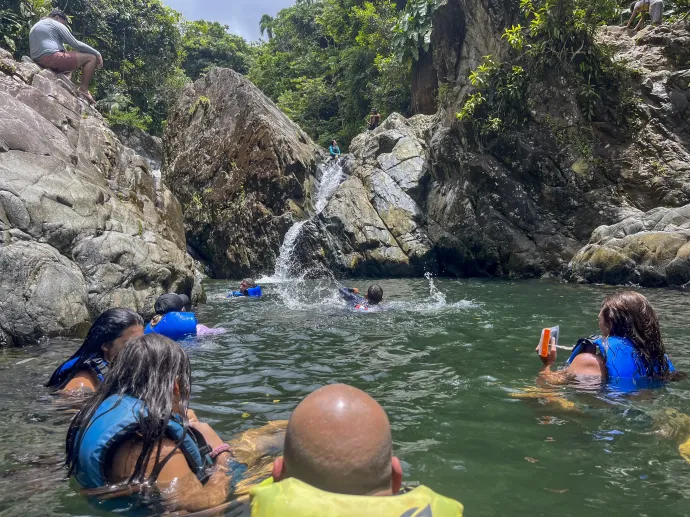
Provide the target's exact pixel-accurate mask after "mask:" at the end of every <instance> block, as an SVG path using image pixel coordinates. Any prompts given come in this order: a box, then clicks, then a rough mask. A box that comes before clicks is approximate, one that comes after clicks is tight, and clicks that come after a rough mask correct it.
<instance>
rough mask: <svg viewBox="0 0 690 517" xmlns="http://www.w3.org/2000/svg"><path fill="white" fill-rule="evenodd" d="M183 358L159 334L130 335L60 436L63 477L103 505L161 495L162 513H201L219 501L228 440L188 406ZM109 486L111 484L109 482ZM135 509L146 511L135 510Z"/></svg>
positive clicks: (228, 461) (128, 504)
mask: <svg viewBox="0 0 690 517" xmlns="http://www.w3.org/2000/svg"><path fill="white" fill-rule="evenodd" d="M191 382H192V381H191V366H190V363H189V357H188V356H187V354H186V353H185V351H184V350H183V349H182V347H181V346H180V345H179V344H178V343H175V342H174V341H172V340H170V339H168V338H166V337H165V336H161V335H158V334H149V335H146V336H140V337H138V338H135V339H133V340H131V341H130V342H129V343H128V344H127V345H126V346H125V347H124V349H123V350H122V351H121V352H120V356H119V358H118V361H117V362H116V363H115V364H114V365H113V368H112V369H111V370H110V372H108V376H107V377H106V380H105V382H104V383H103V384H102V385H101V387H100V388H99V390H98V391H97V392H96V394H95V395H94V396H93V397H91V399H89V401H88V402H87V403H86V405H85V406H84V408H83V409H81V411H79V413H78V414H77V415H76V416H75V417H74V419H73V420H72V423H71V425H70V427H69V431H68V433H67V441H66V453H67V454H66V465H67V467H68V469H69V474H68V475H69V476H74V478H75V479H76V481H77V482H78V483H79V484H80V485H81V486H82V488H84V489H86V491H85V493H86V494H87V495H90V496H99V495H101V496H104V497H106V498H108V499H110V500H109V501H108V503H109V505H112V506H109V509H111V510H113V509H119V508H118V506H117V505H118V503H119V501H122V505H123V508H127V509H130V510H131V508H132V505H134V504H136V501H137V500H135V499H133V498H131V497H124V498H123V499H118V496H120V495H122V496H131V495H132V494H137V493H141V494H142V495H147V494H149V493H150V494H153V493H155V494H156V495H158V494H160V496H162V498H163V499H164V504H165V505H166V510H185V511H200V510H205V509H207V508H210V507H213V506H217V505H219V504H221V503H223V502H225V501H226V499H227V497H228V494H229V492H230V488H231V484H232V483H231V481H232V476H233V474H234V465H233V463H232V457H233V456H232V452H231V448H230V446H229V445H228V444H226V443H225V442H223V440H222V439H221V438H220V437H219V436H218V434H217V433H216V432H215V431H214V430H213V429H212V428H211V427H210V426H209V425H208V424H204V423H201V422H199V421H198V419H197V418H196V416H195V415H194V413H193V412H192V411H191V410H190V409H189V408H188V407H189V396H190V393H191V389H192V386H191ZM113 485H115V486H113ZM134 513H135V514H144V513H146V514H148V513H150V512H143V511H138V512H137V511H135V512H134Z"/></svg>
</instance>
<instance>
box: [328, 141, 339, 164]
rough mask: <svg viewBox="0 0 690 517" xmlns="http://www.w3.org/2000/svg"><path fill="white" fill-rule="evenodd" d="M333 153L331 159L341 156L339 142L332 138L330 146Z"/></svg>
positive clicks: (329, 149)
mask: <svg viewBox="0 0 690 517" xmlns="http://www.w3.org/2000/svg"><path fill="white" fill-rule="evenodd" d="M328 151H329V152H330V153H331V160H338V159H339V158H340V147H338V142H336V141H335V140H331V146H330V147H329V148H328Z"/></svg>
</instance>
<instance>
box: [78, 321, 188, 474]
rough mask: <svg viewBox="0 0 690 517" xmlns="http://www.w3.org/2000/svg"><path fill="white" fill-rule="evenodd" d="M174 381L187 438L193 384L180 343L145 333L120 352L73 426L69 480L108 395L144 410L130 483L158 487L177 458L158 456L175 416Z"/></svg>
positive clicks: (139, 416) (141, 411)
mask: <svg viewBox="0 0 690 517" xmlns="http://www.w3.org/2000/svg"><path fill="white" fill-rule="evenodd" d="M176 382H177V385H178V387H179V391H180V400H179V408H177V409H179V410H180V411H181V413H182V415H181V416H182V425H183V427H184V429H185V434H186V431H187V429H188V424H189V421H188V420H187V409H188V407H189V394H190V392H191V384H192V370H191V366H190V364H189V358H188V357H187V354H186V353H185V351H184V350H183V349H182V347H181V346H180V345H179V344H178V343H176V342H175V341H173V340H171V339H168V338H167V337H165V336H162V335H160V334H155V333H152V334H147V335H145V336H140V337H137V338H134V339H132V340H131V341H129V342H128V343H127V345H126V346H125V348H124V349H123V350H122V352H120V357H119V360H118V361H117V362H116V363H115V364H114V365H113V367H112V369H111V370H110V372H108V376H107V377H106V379H105V382H103V384H102V385H101V387H100V388H99V389H98V391H97V392H96V394H95V395H94V396H93V397H91V398H90V399H89V401H88V402H87V403H86V405H85V406H84V408H83V409H82V410H81V411H79V413H77V415H76V416H75V417H74V419H73V420H72V423H71V424H70V426H69V431H68V432H67V443H66V458H65V465H66V466H67V468H68V469H69V473H68V476H71V475H72V474H73V473H75V470H76V469H77V462H78V457H79V448H80V446H81V437H82V436H84V434H85V431H86V429H87V427H88V426H89V425H91V419H92V418H93V415H94V414H95V412H96V410H97V409H98V407H99V406H100V405H101V404H102V403H103V401H105V400H106V399H107V398H108V397H110V396H113V395H117V396H118V397H119V398H120V399H119V400H118V402H117V404H119V402H120V400H121V399H122V398H123V397H124V396H126V395H129V396H130V397H133V398H135V399H139V400H141V401H142V402H143V405H142V406H141V410H140V411H139V414H138V425H139V429H138V434H139V438H140V439H141V442H142V449H141V454H140V455H139V457H138V458H137V462H136V464H135V466H134V471H133V472H132V475H131V476H130V478H129V480H128V483H143V482H146V481H149V482H155V480H156V477H157V476H158V474H159V473H160V470H161V469H162V468H163V466H164V465H165V463H166V461H167V460H168V458H169V457H170V455H172V454H174V453H175V451H173V452H171V453H170V455H169V456H167V457H165V458H162V459H161V457H160V454H161V447H162V441H163V438H164V436H165V429H166V427H167V425H168V421H169V420H170V419H171V418H172V415H173V405H174V402H175V401H174V391H175V383H176ZM117 404H116V405H115V407H117ZM183 437H184V434H183ZM154 449H155V452H154ZM153 455H155V459H156V463H155V466H154V468H153V472H152V473H151V476H150V477H149V478H148V479H146V467H147V465H148V464H149V461H150V460H151V458H152V456H153Z"/></svg>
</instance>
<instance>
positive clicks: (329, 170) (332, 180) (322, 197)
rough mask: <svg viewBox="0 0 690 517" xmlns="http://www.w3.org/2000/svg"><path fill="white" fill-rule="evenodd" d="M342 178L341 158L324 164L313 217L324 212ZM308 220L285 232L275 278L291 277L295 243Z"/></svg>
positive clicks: (297, 223)
mask: <svg viewBox="0 0 690 517" xmlns="http://www.w3.org/2000/svg"><path fill="white" fill-rule="evenodd" d="M342 180H343V169H342V167H341V166H340V160H336V161H331V162H328V163H326V164H324V166H323V173H322V174H321V181H319V187H318V189H316V202H315V204H314V208H315V209H316V212H315V213H314V215H312V218H313V217H316V216H317V215H319V214H320V213H321V212H323V210H324V208H326V205H327V204H328V201H330V199H331V197H332V196H333V194H335V191H336V190H337V189H338V186H339V185H340V182H341V181H342ZM306 222H307V221H306V220H305V221H298V222H296V223H295V224H293V225H292V227H291V228H290V229H289V230H288V232H287V233H286V234H285V239H284V240H283V244H282V245H281V246H280V253H279V254H278V260H276V268H275V272H274V273H273V277H272V278H273V279H274V280H285V279H287V278H290V272H291V271H294V267H293V266H294V264H293V262H294V255H295V244H296V242H297V238H298V237H299V235H300V232H301V231H302V227H303V226H304V224H305V223H306Z"/></svg>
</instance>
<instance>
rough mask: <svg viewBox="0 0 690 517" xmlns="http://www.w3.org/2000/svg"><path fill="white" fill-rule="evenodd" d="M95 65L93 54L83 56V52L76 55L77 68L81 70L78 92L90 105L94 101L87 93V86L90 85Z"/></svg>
mask: <svg viewBox="0 0 690 517" xmlns="http://www.w3.org/2000/svg"><path fill="white" fill-rule="evenodd" d="M96 64H97V58H96V56H94V55H93V54H84V53H83V52H78V53H77V67H78V68H81V85H80V86H79V91H80V92H81V94H82V95H84V96H85V97H86V98H87V99H89V102H92V103H95V102H96V101H95V100H94V99H93V97H91V94H90V93H89V84H91V80H92V79H93V75H94V74H95V73H96Z"/></svg>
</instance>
